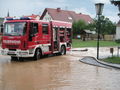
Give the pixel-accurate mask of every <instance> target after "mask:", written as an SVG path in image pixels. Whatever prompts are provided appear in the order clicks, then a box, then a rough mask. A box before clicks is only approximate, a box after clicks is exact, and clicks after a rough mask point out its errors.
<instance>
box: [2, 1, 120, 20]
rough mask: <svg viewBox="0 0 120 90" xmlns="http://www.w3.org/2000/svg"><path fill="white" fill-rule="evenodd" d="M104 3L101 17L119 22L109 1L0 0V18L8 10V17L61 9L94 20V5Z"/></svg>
mask: <svg viewBox="0 0 120 90" xmlns="http://www.w3.org/2000/svg"><path fill="white" fill-rule="evenodd" d="M100 2H102V3H104V4H105V6H104V10H103V15H105V16H106V17H108V18H110V20H112V21H113V22H117V21H118V20H119V17H118V16H117V14H118V8H117V7H115V6H114V5H111V3H110V1H109V0H0V17H5V16H6V15H7V12H8V10H9V12H10V16H17V17H19V16H22V15H31V14H41V13H42V12H43V10H44V9H45V8H58V7H60V8H62V9H64V10H73V11H76V12H77V13H84V14H89V15H90V16H91V17H92V18H95V14H96V11H95V3H100Z"/></svg>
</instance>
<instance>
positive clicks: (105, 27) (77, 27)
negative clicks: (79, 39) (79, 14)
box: [72, 16, 116, 36]
mask: <svg viewBox="0 0 120 90" xmlns="http://www.w3.org/2000/svg"><path fill="white" fill-rule="evenodd" d="M100 24H101V27H100V34H102V35H105V34H115V33H116V24H115V23H113V22H112V21H110V20H109V18H107V17H105V16H101V17H100ZM97 26H98V20H97V19H94V20H93V23H90V24H86V23H85V22H84V21H83V20H79V21H77V22H73V26H72V27H73V36H76V35H78V34H80V32H81V31H82V30H85V29H88V30H91V31H96V32H97Z"/></svg>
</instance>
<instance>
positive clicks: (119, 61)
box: [103, 57, 120, 64]
mask: <svg viewBox="0 0 120 90" xmlns="http://www.w3.org/2000/svg"><path fill="white" fill-rule="evenodd" d="M103 61H105V62H108V63H114V64H120V57H108V58H106V59H104V60H103Z"/></svg>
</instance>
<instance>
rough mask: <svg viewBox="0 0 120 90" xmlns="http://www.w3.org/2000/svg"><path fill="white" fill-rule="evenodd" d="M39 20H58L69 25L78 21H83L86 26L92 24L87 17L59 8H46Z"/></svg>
mask: <svg viewBox="0 0 120 90" xmlns="http://www.w3.org/2000/svg"><path fill="white" fill-rule="evenodd" d="M40 20H45V21H50V20H59V21H65V22H71V23H72V22H74V21H78V20H84V21H85V22H86V23H88V24H89V23H92V22H93V19H92V18H91V17H90V16H89V15H86V14H82V13H79V14H77V13H76V12H74V11H68V10H61V8H57V9H53V8H46V9H45V10H44V12H43V13H42V15H41V17H40Z"/></svg>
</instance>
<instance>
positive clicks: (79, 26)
mask: <svg viewBox="0 0 120 90" xmlns="http://www.w3.org/2000/svg"><path fill="white" fill-rule="evenodd" d="M72 28H73V37H76V36H77V35H78V34H81V32H82V31H83V30H84V29H86V28H87V25H86V23H85V21H83V20H79V21H75V22H73V25H72Z"/></svg>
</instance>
